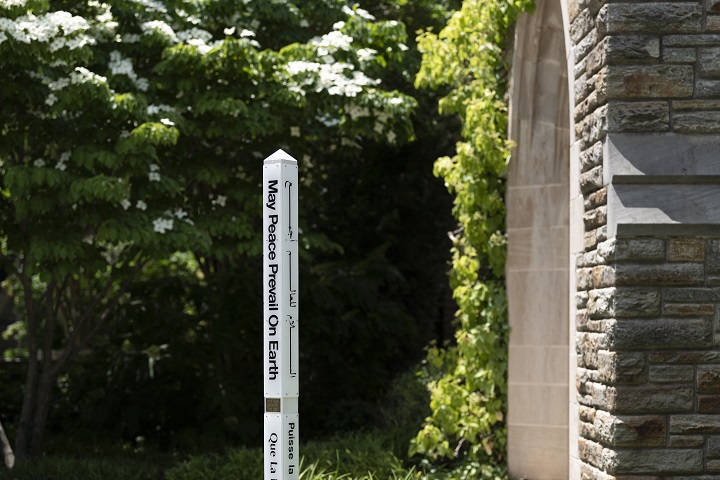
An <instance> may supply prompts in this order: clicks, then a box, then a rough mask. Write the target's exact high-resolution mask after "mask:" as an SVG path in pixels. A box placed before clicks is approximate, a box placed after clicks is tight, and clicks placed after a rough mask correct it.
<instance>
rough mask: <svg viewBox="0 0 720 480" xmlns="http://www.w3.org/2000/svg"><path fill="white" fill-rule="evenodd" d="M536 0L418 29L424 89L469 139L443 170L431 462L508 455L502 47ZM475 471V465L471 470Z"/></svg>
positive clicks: (421, 449)
mask: <svg viewBox="0 0 720 480" xmlns="http://www.w3.org/2000/svg"><path fill="white" fill-rule="evenodd" d="M531 7H532V2H531V1H530V0H515V1H511V2H508V1H505V0H499V1H498V0H489V1H488V0H482V1H481V0H465V1H464V2H463V6H462V9H461V10H460V11H458V12H456V13H455V14H454V15H453V16H452V18H451V19H450V21H449V22H448V24H447V26H446V27H445V28H444V29H443V30H442V31H441V32H440V33H439V34H435V33H432V32H430V31H427V32H424V33H422V34H421V35H420V37H419V39H418V42H419V48H420V50H421V51H422V52H423V64H422V67H421V69H420V72H419V74H418V76H417V81H416V83H417V85H418V86H419V87H430V88H438V87H441V86H444V87H450V92H449V93H448V94H447V95H446V96H445V97H443V98H442V99H441V100H440V102H439V107H440V111H441V112H442V113H445V114H454V115H457V116H459V118H460V119H461V122H462V134H463V139H464V140H463V141H462V142H459V143H458V144H457V148H456V154H455V155H454V156H453V157H443V158H440V159H438V160H437V162H436V163H435V174H436V175H438V176H439V177H441V178H443V179H444V180H445V184H446V186H447V187H448V189H449V190H450V192H452V193H453V194H454V196H455V200H454V207H453V213H454V214H455V217H456V219H457V221H458V223H459V228H458V230H456V231H455V232H454V236H453V247H452V256H453V260H452V263H453V271H452V278H451V284H452V287H453V296H454V298H455V300H456V301H457V304H458V306H459V310H458V312H457V327H458V330H457V332H456V342H457V345H456V346H455V347H452V348H450V349H449V350H447V351H442V350H440V349H439V348H437V347H435V346H433V347H431V348H430V350H429V352H428V363H429V365H430V368H431V369H432V370H433V371H434V372H435V373H434V374H433V376H434V378H433V379H432V381H431V383H430V389H431V396H432V399H431V408H432V410H433V412H432V415H431V416H430V417H429V418H428V420H427V421H426V423H425V426H424V428H423V429H422V430H421V431H420V432H419V433H418V434H417V437H416V439H415V440H414V442H413V444H412V447H411V452H412V453H421V454H424V455H427V456H428V457H430V458H433V459H471V460H490V461H502V460H503V458H504V456H505V444H506V430H505V427H504V415H505V413H504V412H505V411H506V398H507V334H508V324H507V300H506V296H505V287H504V264H505V245H506V238H505V233H504V232H505V205H504V196H505V179H504V175H505V171H506V166H507V160H508V156H509V145H508V141H507V133H506V129H507V108H506V106H505V103H504V95H505V91H506V72H507V68H506V65H505V64H504V63H503V47H504V45H505V40H506V38H507V36H508V32H509V29H510V27H511V26H512V24H513V22H514V20H515V18H516V17H517V15H518V14H519V13H520V12H522V11H524V10H528V9H530V8H531ZM468 468H471V467H468Z"/></svg>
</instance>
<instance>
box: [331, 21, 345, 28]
mask: <svg viewBox="0 0 720 480" xmlns="http://www.w3.org/2000/svg"><path fill="white" fill-rule="evenodd" d="M344 26H345V22H337V23H335V24H334V25H333V30H342V28H343V27H344Z"/></svg>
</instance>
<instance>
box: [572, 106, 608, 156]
mask: <svg viewBox="0 0 720 480" xmlns="http://www.w3.org/2000/svg"><path fill="white" fill-rule="evenodd" d="M608 114H609V112H608V111H607V105H603V106H602V107H599V108H597V109H595V111H594V112H592V113H591V114H590V115H588V116H587V117H585V118H584V119H583V121H582V122H580V123H577V124H576V125H575V137H576V138H577V139H579V140H581V141H582V145H583V146H589V145H593V144H594V143H596V142H598V141H600V140H602V138H603V137H604V136H605V134H607V132H608Z"/></svg>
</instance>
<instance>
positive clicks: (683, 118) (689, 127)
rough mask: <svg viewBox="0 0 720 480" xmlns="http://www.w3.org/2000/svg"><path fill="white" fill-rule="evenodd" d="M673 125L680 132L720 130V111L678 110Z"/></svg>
mask: <svg viewBox="0 0 720 480" xmlns="http://www.w3.org/2000/svg"><path fill="white" fill-rule="evenodd" d="M718 87H720V84H719V85H718ZM717 94H719V95H720V88H718V91H717ZM673 125H674V129H675V131H677V132H680V133H716V132H720V111H717V112H707V111H706V112H676V113H675V114H674V115H673Z"/></svg>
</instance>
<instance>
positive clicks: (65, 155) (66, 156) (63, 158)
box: [60, 152, 71, 163]
mask: <svg viewBox="0 0 720 480" xmlns="http://www.w3.org/2000/svg"><path fill="white" fill-rule="evenodd" d="M70 155H71V154H70V152H63V153H61V154H60V161H61V162H63V163H64V162H67V161H68V160H70Z"/></svg>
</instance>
